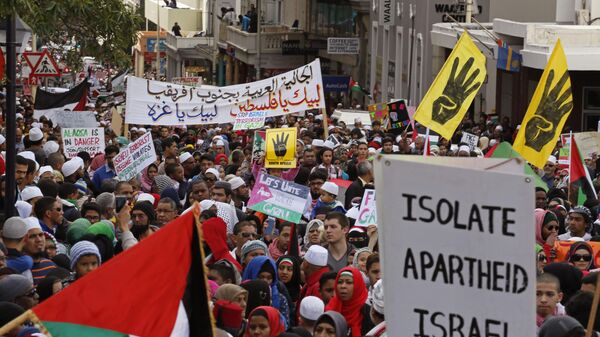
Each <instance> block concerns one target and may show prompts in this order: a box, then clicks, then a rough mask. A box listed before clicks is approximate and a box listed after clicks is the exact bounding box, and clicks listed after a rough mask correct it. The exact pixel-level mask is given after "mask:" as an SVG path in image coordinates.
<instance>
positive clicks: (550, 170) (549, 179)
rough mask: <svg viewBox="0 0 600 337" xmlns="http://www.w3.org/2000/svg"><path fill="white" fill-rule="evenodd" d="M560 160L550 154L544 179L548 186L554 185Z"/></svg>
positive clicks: (545, 167)
mask: <svg viewBox="0 0 600 337" xmlns="http://www.w3.org/2000/svg"><path fill="white" fill-rule="evenodd" d="M557 164H558V161H557V160H556V157H555V156H550V157H549V158H548V160H547V161H546V164H545V165H544V174H543V175H542V180H543V181H544V182H545V183H546V185H547V186H548V188H552V187H554V178H555V177H556V165H557Z"/></svg>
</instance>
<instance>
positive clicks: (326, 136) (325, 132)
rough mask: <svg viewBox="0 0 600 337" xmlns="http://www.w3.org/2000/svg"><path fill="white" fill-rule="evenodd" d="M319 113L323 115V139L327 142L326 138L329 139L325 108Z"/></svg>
mask: <svg viewBox="0 0 600 337" xmlns="http://www.w3.org/2000/svg"><path fill="white" fill-rule="evenodd" d="M321 113H322V114H323V139H324V140H327V138H329V121H327V108H323V109H321Z"/></svg>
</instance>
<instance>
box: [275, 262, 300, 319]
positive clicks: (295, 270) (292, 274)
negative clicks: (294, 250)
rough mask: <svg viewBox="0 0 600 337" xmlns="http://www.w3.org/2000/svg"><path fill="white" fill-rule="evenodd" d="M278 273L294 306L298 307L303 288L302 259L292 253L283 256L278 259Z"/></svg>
mask: <svg viewBox="0 0 600 337" xmlns="http://www.w3.org/2000/svg"><path fill="white" fill-rule="evenodd" d="M277 275H278V276H279V280H281V282H283V284H285V287H286V288H287V290H288V293H289V294H290V298H291V299H292V302H293V303H294V307H296V302H297V301H298V299H299V298H300V288H302V277H301V275H300V259H299V258H298V257H297V256H292V255H283V256H281V257H280V258H279V259H278V260H277ZM292 317H293V315H292Z"/></svg>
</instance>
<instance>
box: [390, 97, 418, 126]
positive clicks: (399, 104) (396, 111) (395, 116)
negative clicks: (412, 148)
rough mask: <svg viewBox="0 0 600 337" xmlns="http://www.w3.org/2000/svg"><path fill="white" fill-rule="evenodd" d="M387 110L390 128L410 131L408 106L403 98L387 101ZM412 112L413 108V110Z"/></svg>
mask: <svg viewBox="0 0 600 337" xmlns="http://www.w3.org/2000/svg"><path fill="white" fill-rule="evenodd" d="M388 110H389V111H390V128H391V129H392V130H393V129H400V130H401V131H404V130H405V129H406V131H411V130H412V129H411V128H409V127H408V126H409V125H410V114H409V112H408V107H407V106H406V102H405V101H404V100H403V99H400V100H397V101H393V102H390V103H388ZM413 114H414V110H413Z"/></svg>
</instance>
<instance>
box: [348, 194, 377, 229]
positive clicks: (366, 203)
mask: <svg viewBox="0 0 600 337" xmlns="http://www.w3.org/2000/svg"><path fill="white" fill-rule="evenodd" d="M354 225H355V226H359V227H368V226H369V225H377V206H376V203H375V190H365V193H364V194H363V197H362V201H361V202H360V208H359V211H358V218H357V219H356V223H355V224H354Z"/></svg>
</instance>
